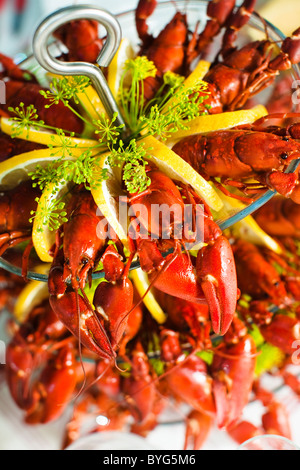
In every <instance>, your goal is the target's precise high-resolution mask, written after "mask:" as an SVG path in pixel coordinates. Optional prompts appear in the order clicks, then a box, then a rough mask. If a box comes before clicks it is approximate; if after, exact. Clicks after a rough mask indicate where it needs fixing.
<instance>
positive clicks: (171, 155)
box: [140, 136, 223, 211]
mask: <svg viewBox="0 0 300 470" xmlns="http://www.w3.org/2000/svg"><path fill="white" fill-rule="evenodd" d="M140 143H141V144H142V143H144V144H145V149H146V150H147V149H148V148H149V149H150V150H149V154H150V157H149V159H150V160H151V161H153V162H154V163H155V164H156V165H157V166H158V168H159V170H161V171H162V172H163V173H165V174H166V175H167V176H169V177H170V178H171V179H173V180H179V181H182V182H183V183H185V184H190V185H191V186H192V187H193V189H194V190H195V191H196V192H197V194H198V195H199V196H200V197H201V198H202V199H204V201H205V202H206V203H207V204H208V206H209V207H211V209H213V210H215V211H219V210H220V209H221V208H222V207H223V202H222V200H221V198H220V196H219V195H218V193H217V192H216V191H215V189H214V188H213V187H212V186H211V185H210V183H208V182H207V181H206V180H205V179H204V178H203V177H202V176H200V175H199V173H197V171H195V170H194V169H193V168H192V167H191V166H190V165H189V163H187V162H186V161H185V160H183V159H182V158H181V157H179V155H177V154H176V153H175V152H173V151H172V150H171V149H170V148H169V147H167V145H165V144H164V143H162V142H160V141H159V140H157V139H155V137H152V136H150V137H145V138H144V139H142V140H141V141H140ZM147 158H148V157H147Z"/></svg>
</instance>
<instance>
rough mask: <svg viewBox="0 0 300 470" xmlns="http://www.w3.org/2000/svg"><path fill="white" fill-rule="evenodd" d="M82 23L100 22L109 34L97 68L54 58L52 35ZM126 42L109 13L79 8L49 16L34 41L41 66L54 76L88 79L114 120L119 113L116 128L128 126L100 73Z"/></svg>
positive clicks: (78, 6) (34, 49) (34, 50)
mask: <svg viewBox="0 0 300 470" xmlns="http://www.w3.org/2000/svg"><path fill="white" fill-rule="evenodd" d="M80 19H90V20H96V21H98V23H99V24H101V25H102V26H104V28H105V29H106V31H107V39H106V41H105V44H104V46H103V48H102V50H101V52H100V54H99V57H98V58H97V65H98V66H97V65H94V64H91V63H89V62H63V61H61V60H58V59H56V58H55V57H53V56H52V55H51V53H50V50H49V47H48V45H49V40H50V38H51V36H52V34H53V33H54V32H55V31H56V30H57V29H58V28H60V27H61V26H63V25H64V24H65V23H68V22H70V21H74V20H80ZM121 39H122V30H121V27H120V24H119V22H118V20H117V19H116V18H115V17H114V16H113V15H111V14H110V13H108V12H107V11H105V10H100V9H99V8H97V7H94V6H89V5H77V6H70V7H67V8H62V9H61V10H58V11H56V12H54V13H52V14H51V15H50V16H48V17H47V18H46V19H45V20H44V21H43V22H42V23H41V24H40V26H39V27H38V28H37V30H36V32H35V35H34V38H33V53H34V56H35V58H36V60H37V61H38V62H39V64H40V65H41V66H42V67H43V68H44V69H46V70H48V71H49V72H50V73H53V74H57V75H64V76H74V75H76V76H81V75H83V76H86V77H88V78H89V79H90V80H91V82H92V84H93V86H94V88H95V90H96V92H97V93H98V95H99V97H100V99H101V101H102V103H103V106H104V108H105V110H106V112H107V114H108V116H109V117H110V118H112V117H113V115H114V114H115V113H117V119H116V124H117V125H118V126H121V125H122V126H123V131H125V122H124V120H123V118H122V114H121V112H120V110H119V107H118V105H117V103H116V101H115V99H114V97H113V95H112V92H111V90H110V88H109V86H108V84H107V81H106V79H105V77H104V75H103V73H102V71H101V69H100V66H101V67H108V66H109V64H110V63H111V61H112V59H113V58H114V56H115V54H116V52H117V50H118V48H119V46H120V43H121Z"/></svg>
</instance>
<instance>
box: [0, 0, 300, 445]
mask: <svg viewBox="0 0 300 470" xmlns="http://www.w3.org/2000/svg"><path fill="white" fill-rule="evenodd" d="M255 3H256V2H255V0H245V1H244V2H243V4H242V5H241V6H240V7H238V8H237V7H236V6H235V1H233V0H227V1H225V0H216V1H211V2H209V3H208V7H207V16H208V18H209V20H208V22H207V24H206V25H205V26H204V28H203V30H202V31H201V32H198V31H199V29H200V28H199V26H200V25H197V28H196V29H195V30H194V31H191V29H190V27H189V25H188V20H187V15H186V14H185V13H183V12H180V11H177V12H176V14H175V16H174V17H173V18H172V19H171V21H170V22H169V23H168V24H167V26H166V27H165V28H164V29H163V30H162V31H161V32H160V34H158V35H157V36H156V37H154V36H153V35H152V34H151V33H150V31H149V29H148V24H147V20H148V18H149V17H150V16H151V15H152V14H153V13H154V11H155V8H156V6H157V1H156V0H152V1H149V0H148V1H146V0H140V1H139V4H138V7H137V10H136V26H137V32H138V36H139V39H140V49H139V55H140V56H146V57H147V58H148V60H149V61H152V62H153V64H154V65H155V67H156V74H155V76H151V77H148V78H146V79H145V80H144V84H143V87H142V88H143V92H144V102H145V103H151V100H152V98H153V97H154V96H155V94H156V93H157V91H158V90H160V88H161V87H162V83H163V80H164V74H165V73H166V72H173V73H174V74H178V75H181V76H183V77H188V76H189V75H190V73H191V71H192V70H193V67H194V64H195V63H196V62H197V61H199V60H200V59H201V60H202V59H203V58H206V57H207V54H208V53H209V51H210V49H211V47H212V45H213V42H214V39H215V38H217V37H219V36H220V34H222V33H223V36H222V37H223V39H222V44H221V49H220V50H219V51H218V54H217V56H216V57H215V59H214V61H213V62H212V63H211V66H210V68H209V70H208V72H207V73H206V74H205V76H204V77H203V80H204V82H205V83H206V86H207V90H206V91H205V93H207V94H208V97H207V98H206V101H207V113H208V114H210V115H218V114H220V113H225V112H234V111H237V110H241V109H247V108H248V107H249V106H250V104H251V103H253V100H254V99H256V98H254V97H256V95H258V93H260V92H261V91H262V90H264V89H265V88H267V87H269V86H271V85H275V87H274V93H273V95H272V97H271V100H272V101H271V102H270V103H269V104H268V106H269V109H270V110H271V109H276V114H269V115H266V116H265V117H263V118H261V119H259V120H258V121H256V122H253V123H251V124H247V125H239V126H236V127H233V128H230V129H220V130H217V131H213V132H206V133H202V134H201V133H199V134H195V135H191V136H189V137H186V138H184V139H182V140H178V141H177V142H176V143H174V145H172V151H173V152H174V153H175V154H177V155H178V156H180V157H181V158H182V159H183V160H184V161H185V162H187V163H188V164H189V165H190V166H191V168H193V169H194V170H195V171H196V172H197V173H198V174H199V175H201V176H202V177H203V178H204V179H205V180H206V181H209V182H211V183H212V184H213V185H215V187H216V188H217V189H218V190H219V191H220V193H224V194H225V195H226V196H227V197H228V196H229V197H232V198H235V199H240V200H242V201H245V200H247V198H248V200H249V195H250V196H251V197H252V198H255V197H256V196H257V195H259V194H261V193H262V192H263V191H265V190H266V189H272V190H274V191H276V192H277V193H278V194H277V195H276V197H274V198H273V199H272V200H271V201H270V202H269V203H268V204H267V205H265V206H264V207H263V208H261V209H260V210H259V211H257V213H256V214H255V218H256V222H257V224H258V225H259V226H260V227H261V229H262V230H264V231H265V233H266V235H267V234H268V236H269V237H273V241H274V245H275V246H276V247H277V250H275V251H274V250H273V249H271V248H270V245H268V243H261V244H253V243H252V242H251V241H249V240H248V239H247V237H242V236H238V235H237V233H236V232H235V231H234V229H232V230H231V229H228V230H227V231H226V233H222V231H221V229H220V227H219V226H218V224H217V223H216V221H215V216H214V213H213V210H212V209H211V208H210V206H209V205H208V203H207V201H205V200H204V199H202V198H201V197H200V196H199V194H198V193H197V192H196V191H195V189H194V188H193V186H192V182H191V184H188V183H184V182H183V181H178V180H175V179H173V178H171V177H170V176H169V175H167V174H166V173H165V172H164V171H163V170H162V169H161V168H159V166H158V165H157V164H156V163H155V161H153V159H152V160H151V159H149V160H147V162H146V164H145V172H146V174H147V177H148V180H149V184H148V187H147V189H145V190H142V191H130V189H128V188H123V189H124V191H123V194H124V193H126V201H127V203H128V205H129V207H130V208H132V212H131V213H133V212H134V215H132V217H131V224H130V230H129V233H128V244H127V246H126V247H125V246H124V244H123V243H122V241H121V240H120V237H119V236H118V235H117V233H116V231H115V228H114V227H113V226H112V225H111V224H109V223H103V221H104V219H105V217H104V215H103V214H102V213H101V211H99V209H98V208H97V204H96V202H95V200H94V197H93V194H92V192H91V190H90V188H87V187H86V186H85V185H84V184H74V185H73V186H72V188H71V189H70V190H69V197H68V200H67V205H66V209H65V210H66V212H65V215H66V219H65V220H64V221H63V222H62V223H61V225H60V227H59V228H58V229H57V230H56V234H55V243H54V244H53V246H52V247H51V250H50V253H49V254H50V255H51V257H52V263H51V266H50V269H49V276H48V295H47V296H46V297H45V298H43V299H38V301H36V302H34V304H33V305H32V309H31V310H30V311H29V312H27V313H26V316H24V318H22V319H21V320H20V318H18V319H17V320H16V319H15V318H14V306H15V304H16V302H17V299H18V296H19V294H20V293H21V292H22V291H23V289H24V288H25V287H24V286H27V287H28V284H27V282H28V281H27V272H28V269H29V266H30V263H32V264H33V265H34V264H38V260H37V259H36V258H35V257H34V256H35V254H33V257H32V259H30V256H32V251H33V241H32V230H33V227H32V224H33V222H32V217H31V216H32V213H34V211H35V210H36V209H37V204H38V200H39V198H40V197H41V190H40V188H39V186H37V185H33V182H32V180H30V179H25V180H24V181H20V182H18V184H16V187H14V188H12V189H11V188H10V189H5V190H3V191H2V192H1V194H0V231H1V234H0V256H3V257H5V258H6V259H7V260H8V261H11V260H14V261H15V260H17V261H18V263H19V264H20V265H21V266H22V273H23V277H22V278H18V277H16V276H14V275H11V274H9V273H7V272H6V271H4V270H3V271H1V273H0V279H1V283H0V308H1V309H2V310H4V309H6V310H7V311H8V312H10V313H12V315H11V317H10V319H9V320H8V323H7V331H8V333H9V335H10V340H9V344H8V346H7V351H6V366H5V370H4V373H5V378H6V381H7V385H8V387H9V390H10V393H11V396H12V398H13V400H14V401H15V403H16V405H17V406H18V407H19V408H20V409H22V410H23V411H24V415H25V418H24V419H25V422H26V423H28V424H32V425H34V424H46V423H49V422H52V421H54V420H56V419H58V418H59V417H61V416H62V415H63V414H64V413H65V412H66V411H68V410H70V409H71V418H70V419H69V421H68V423H67V426H66V430H65V435H64V441H63V443H62V447H63V448H66V447H68V446H69V445H70V444H72V443H73V442H74V441H76V440H77V439H79V438H80V437H81V436H82V435H83V434H84V433H86V432H89V433H96V432H101V431H103V430H120V429H121V430H124V431H130V432H132V433H135V434H138V435H140V436H143V437H146V436H147V435H148V434H149V433H150V432H151V431H152V430H154V429H155V428H156V426H158V425H159V423H160V421H161V420H162V419H163V413H164V411H165V410H166V409H169V408H170V407H171V409H173V410H174V411H176V412H177V413H178V414H179V415H180V417H181V418H182V420H183V421H184V422H185V423H186V435H185V439H184V442H183V447H184V448H185V449H200V448H202V446H203V445H204V444H205V442H206V439H207V438H208V436H209V433H210V431H211V430H212V429H213V428H214V426H217V427H218V428H219V429H222V430H224V431H225V432H227V433H228V434H229V435H230V436H231V437H232V439H234V440H235V441H236V442H238V443H242V442H244V441H245V440H247V439H249V438H251V437H253V436H256V435H260V434H279V435H282V436H285V437H287V438H289V439H292V437H293V436H292V434H291V429H290V424H289V415H288V410H287V409H286V408H285V406H284V404H282V403H281V402H280V401H279V400H278V399H277V398H276V396H275V395H274V394H272V393H271V392H270V391H269V390H267V389H266V388H265V387H264V386H263V384H262V380H261V378H262V377H263V376H264V374H269V375H275V376H280V377H281V378H282V379H283V381H284V383H285V384H286V385H288V386H289V387H290V388H291V389H292V393H293V396H294V397H295V400H296V399H297V398H298V397H299V395H300V382H299V380H298V378H297V375H296V374H295V371H294V369H293V366H294V365H295V363H296V362H295V361H296V359H297V346H295V345H297V341H298V340H300V251H299V246H300V245H299V243H300V221H299V224H298V213H299V211H300V208H299V207H300V206H299V205H298V204H299V203H300V191H299V177H298V172H297V171H295V172H294V173H289V172H288V171H287V170H288V166H289V164H290V163H291V162H292V161H293V160H295V159H297V158H299V155H300V144H299V136H300V119H299V118H300V115H298V114H296V113H295V112H293V111H294V109H293V108H292V102H291V96H290V97H289V98H290V99H288V98H287V99H285V100H283V101H282V103H278V102H277V101H276V103H275V104H276V106H277V107H276V108H275V105H274V99H276V96H277V93H278V88H277V87H280V86H282V81H281V80H285V79H286V77H285V75H283V79H282V78H281V74H280V73H281V72H286V71H288V72H289V71H290V69H291V68H292V67H293V65H294V64H297V63H298V62H299V61H300V28H299V29H298V30H297V31H295V33H294V34H293V35H292V36H291V37H290V38H286V39H285V40H284V41H282V44H281V45H280V46H281V47H280V48H279V49H278V47H277V46H278V45H277V44H276V45H274V44H273V43H272V41H270V40H269V39H268V38H266V39H264V40H260V41H255V42H250V43H248V44H246V45H245V46H243V47H241V48H239V47H238V46H237V45H236V40H237V37H238V33H239V30H240V29H241V28H242V27H243V26H244V25H245V24H246V23H247V22H248V21H249V19H250V18H251V15H252V13H253V11H254V8H255ZM56 37H57V39H59V40H60V41H62V42H63V43H64V44H65V46H66V47H67V48H68V50H69V54H64V56H63V59H64V60H66V61H74V60H77V61H89V62H96V60H97V57H98V56H99V53H100V51H101V49H102V47H103V45H104V43H105V39H104V40H102V39H99V36H98V24H97V23H96V22H94V21H87V20H76V21H74V22H72V23H70V24H67V25H65V26H64V27H63V28H60V30H59V31H57V33H56ZM275 46H276V47H275ZM0 61H1V64H2V72H1V74H0V77H1V78H2V79H3V80H5V82H6V93H7V103H6V104H5V105H1V106H0V116H2V117H4V118H9V117H11V116H12V114H11V113H12V109H16V107H18V106H20V103H22V106H20V108H22V109H25V108H26V107H27V106H34V109H36V110H37V113H38V117H39V118H40V119H41V120H42V121H43V123H45V124H46V125H47V126H49V128H50V127H52V128H61V129H64V132H69V133H70V134H71V135H75V134H76V135H79V136H80V135H82V134H83V132H84V124H83V122H82V120H81V119H80V117H79V116H78V113H80V109H78V112H77V113H74V112H72V110H71V109H70V107H68V106H65V105H64V103H63V102H62V101H57V102H56V103H55V105H53V106H49V105H48V104H47V101H46V98H45V94H43V93H41V91H42V92H43V91H45V90H43V88H42V87H41V85H40V84H39V83H38V81H37V79H36V78H35V76H34V75H32V74H31V73H29V72H28V71H24V70H22V69H21V68H20V67H18V66H16V65H15V64H14V62H13V61H12V60H11V59H9V58H8V57H6V56H4V55H0ZM284 83H285V82H284ZM291 93H292V92H291ZM285 98H286V97H285ZM76 104H77V103H74V106H73V107H74V108H76ZM268 106H267V107H268ZM20 108H19V109H20ZM0 139H1V142H2V145H1V150H0V159H1V161H2V162H5V161H8V160H9V159H10V158H13V157H14V156H16V155H20V154H23V153H27V152H34V151H36V150H38V151H39V150H43V149H45V147H46V146H45V145H43V144H36V143H34V142H30V141H29V140H25V139H24V140H22V139H20V138H18V136H17V137H11V136H8V135H7V134H5V133H4V132H2V131H1V134H0ZM157 204H164V205H165V206H167V207H169V208H171V207H173V206H176V207H177V208H179V209H178V211H177V212H174V213H173V212H172V213H171V215H172V217H171V218H170V219H168V220H167V219H164V218H163V217H160V218H159V219H158V220H154V218H153V217H151V210H152V207H153V206H154V205H157ZM136 205H139V206H143V207H146V208H147V209H148V211H147V216H146V217H145V216H144V215H143V212H142V211H141V210H136ZM187 205H189V206H190V207H191V211H192V218H191V221H192V222H191V226H189V227H187V230H184V234H186V233H187V232H196V234H197V235H199V233H198V232H201V241H202V244H201V247H200V248H197V250H191V251H189V250H188V249H187V248H186V245H187V243H189V242H190V239H188V238H187V237H186V236H185V235H182V236H181V238H179V239H178V237H176V236H175V235H176V233H178V228H179V227H180V226H182V224H183V220H184V219H183V213H184V211H185V209H186V206H187ZM200 206H201V208H202V213H201V215H202V219H201V221H203V224H199V226H198V224H197V221H198V218H197V216H198V215H199V214H198V211H199V207H200ZM200 225H201V226H200ZM108 234H109V236H108ZM166 234H167V237H164V235H166ZM196 239H197V240H198V237H197V236H196V237H195V240H194V241H196ZM269 239H270V238H267V237H266V240H269ZM24 246H25V248H24ZM19 247H22V248H24V250H23V252H22V253H21V255H20V251H19V249H18V248H19ZM136 259H137V260H138V262H139V265H140V267H141V270H142V271H143V272H144V273H146V274H147V279H148V281H149V283H148V284H147V286H148V288H147V290H146V292H144V294H141V293H140V291H139V290H138V288H137V286H136V284H135V283H134V281H133V277H132V275H131V268H132V263H133V262H134V260H136ZM17 261H16V262H17ZM100 265H101V271H102V273H103V278H102V280H101V281H99V280H98V281H97V280H95V279H94V278H93V274H95V272H97V271H98V270H100V268H99V266H100ZM149 293H150V294H151V295H152V296H153V298H154V299H155V302H156V303H157V304H158V305H159V306H160V308H161V309H162V311H163V312H164V320H163V321H160V322H158V321H156V319H155V317H154V316H153V312H152V311H151V309H150V308H149V305H148V306H147V304H146V302H144V300H145V298H146V296H147V295H148V294H149ZM2 372H3V371H2ZM254 399H257V400H260V401H261V403H262V404H263V407H264V413H263V415H262V417H261V425H260V426H257V425H256V424H253V423H250V422H248V421H246V420H245V419H244V418H243V412H244V409H245V407H246V405H247V404H248V403H249V401H250V400H254ZM182 404H184V405H188V407H189V412H188V414H183V411H182ZM99 416H100V417H102V418H103V419H102V420H101V424H99V419H98V420H96V418H99ZM97 423H98V424H97Z"/></svg>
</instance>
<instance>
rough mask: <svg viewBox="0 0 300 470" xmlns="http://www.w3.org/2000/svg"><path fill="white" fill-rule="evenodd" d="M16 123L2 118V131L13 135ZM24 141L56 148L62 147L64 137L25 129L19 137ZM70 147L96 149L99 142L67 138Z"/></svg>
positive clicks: (33, 129) (43, 131)
mask: <svg viewBox="0 0 300 470" xmlns="http://www.w3.org/2000/svg"><path fill="white" fill-rule="evenodd" d="M13 126H14V122H13V121H12V120H11V119H10V118H1V130H2V132H4V133H5V134H8V135H10V136H11V135H12V134H13V131H14V127H13ZM17 138H18V139H22V140H29V141H30V142H35V143H36V144H42V145H51V146H54V147H61V146H62V144H63V141H62V139H64V138H62V137H60V136H58V135H57V134H52V133H51V132H46V131H45V130H37V129H35V128H31V129H28V131H27V129H24V130H23V131H22V133H21V134H20V135H18V137H17ZM66 139H68V142H69V143H70V146H74V147H75V146H77V147H80V148H89V147H94V146H95V145H96V144H97V142H96V141H95V140H93V139H83V138H82V139H81V138H77V137H66Z"/></svg>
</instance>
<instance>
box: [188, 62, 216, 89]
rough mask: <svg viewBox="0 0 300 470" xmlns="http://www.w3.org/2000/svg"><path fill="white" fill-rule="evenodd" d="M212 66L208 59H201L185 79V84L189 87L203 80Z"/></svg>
mask: <svg viewBox="0 0 300 470" xmlns="http://www.w3.org/2000/svg"><path fill="white" fill-rule="evenodd" d="M210 66H211V63H210V62H207V61H206V60H200V61H199V62H198V64H197V65H196V67H195V69H194V70H193V71H192V73H190V75H189V76H188V77H187V78H186V79H185V81H184V85H185V86H186V87H187V88H189V87H192V86H194V85H195V84H196V83H197V82H198V81H199V80H202V79H203V78H204V77H205V75H206V74H207V72H208V71H209V69H210Z"/></svg>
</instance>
